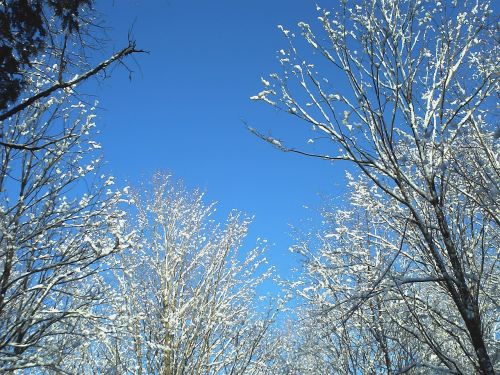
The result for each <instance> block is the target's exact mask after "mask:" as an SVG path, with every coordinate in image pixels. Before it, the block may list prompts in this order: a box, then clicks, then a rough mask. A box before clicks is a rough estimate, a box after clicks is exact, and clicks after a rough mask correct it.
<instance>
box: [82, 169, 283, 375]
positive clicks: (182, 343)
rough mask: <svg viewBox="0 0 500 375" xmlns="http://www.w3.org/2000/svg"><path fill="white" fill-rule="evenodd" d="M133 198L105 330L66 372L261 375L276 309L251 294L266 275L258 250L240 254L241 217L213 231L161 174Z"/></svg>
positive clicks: (207, 211)
mask: <svg viewBox="0 0 500 375" xmlns="http://www.w3.org/2000/svg"><path fill="white" fill-rule="evenodd" d="M132 197H133V198H132V200H133V202H134V203H133V209H132V211H131V213H130V216H129V217H128V218H127V221H128V222H129V224H130V225H131V226H132V227H133V228H134V229H135V231H136V234H137V238H136V240H135V241H136V244H135V246H133V247H132V248H130V249H129V250H126V251H124V252H122V253H120V255H119V256H118V257H115V258H113V259H111V263H110V268H111V269H112V270H113V272H111V273H110V274H109V275H108V276H107V277H106V281H107V284H108V292H107V293H108V306H107V307H106V311H107V312H108V314H109V315H110V316H111V317H112V325H111V326H110V327H108V328H107V332H108V333H107V335H106V338H102V337H98V340H97V341H95V342H93V343H91V344H90V345H89V346H88V348H87V352H86V353H82V354H81V357H80V359H79V360H75V361H73V363H75V364H77V365H78V367H76V368H73V369H72V372H77V373H86V372H88V373H93V372H95V371H96V372H98V373H102V372H103V371H104V372H105V373H119V374H164V375H174V374H175V375H179V374H219V373H228V374H229V373H232V374H244V373H245V374H256V373H263V371H264V370H265V366H266V363H265V361H264V357H265V355H266V353H267V351H266V348H267V343H268V342H269V338H268V334H269V333H268V331H269V327H270V325H271V323H272V322H273V320H274V316H275V313H276V307H275V305H273V304H271V305H270V304H269V302H265V301H263V300H261V299H260V298H261V297H259V295H258V294H257V290H256V288H258V286H259V285H260V284H261V283H262V282H263V281H264V280H266V279H267V278H268V277H269V276H270V272H271V270H270V269H268V268H266V267H265V266H264V263H265V259H264V258H263V256H262V252H263V248H262V246H257V247H256V248H254V249H252V250H250V251H248V252H245V253H242V252H241V248H242V246H243V241H244V238H245V236H246V233H247V229H248V224H249V222H250V221H249V219H248V218H247V217H245V216H244V215H242V214H240V213H237V212H232V213H231V214H230V215H229V217H228V219H227V221H226V222H225V223H224V224H218V223H217V222H216V221H215V220H214V219H213V218H212V215H213V214H214V213H215V207H214V205H213V204H206V203H204V201H203V194H202V193H200V192H199V191H187V190H186V189H185V188H183V187H182V185H181V184H176V183H173V182H172V181H171V178H170V177H168V176H162V175H157V176H156V177H155V179H154V183H153V189H152V191H149V189H148V190H147V191H145V192H143V193H140V194H139V193H137V194H133V195H132ZM261 245H263V244H261Z"/></svg>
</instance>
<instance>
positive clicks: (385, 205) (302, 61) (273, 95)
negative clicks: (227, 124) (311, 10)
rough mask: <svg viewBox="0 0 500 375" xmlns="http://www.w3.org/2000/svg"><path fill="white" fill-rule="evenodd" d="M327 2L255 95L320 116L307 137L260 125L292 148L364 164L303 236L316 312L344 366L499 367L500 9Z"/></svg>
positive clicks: (308, 117)
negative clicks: (317, 27)
mask: <svg viewBox="0 0 500 375" xmlns="http://www.w3.org/2000/svg"><path fill="white" fill-rule="evenodd" d="M318 11H319V21H320V22H319V23H320V24H321V26H322V29H323V32H322V33H321V34H318V33H315V32H314V31H313V29H314V27H312V26H310V25H309V24H307V23H304V22H301V23H299V29H300V31H301V36H302V38H297V37H296V36H295V34H294V33H293V32H291V31H289V30H285V29H284V28H281V29H282V31H283V33H284V35H285V37H286V38H287V40H288V42H289V47H288V48H287V49H286V50H285V49H284V50H281V51H280V59H279V61H280V63H281V65H282V67H283V71H282V73H280V74H271V76H270V78H269V79H262V82H263V84H264V86H265V87H264V90H263V91H262V92H260V93H259V94H258V95H256V96H254V97H252V98H253V99H255V100H261V101H264V102H266V103H268V104H270V105H272V106H273V107H276V108H279V109H282V110H284V111H286V112H288V113H290V114H292V115H293V116H295V117H297V118H299V119H300V120H303V122H304V123H307V124H309V126H311V127H312V130H311V132H312V133H311V135H309V136H308V137H306V139H308V138H309V140H308V142H307V146H303V147H297V146H288V145H287V144H286V143H285V142H283V141H281V140H280V141H278V140H277V139H272V138H269V137H266V136H263V135H262V134H260V133H258V132H257V131H255V130H253V129H252V131H254V132H255V133H256V134H257V135H259V136H260V137H262V138H264V139H265V140H267V141H269V142H271V143H272V144H273V145H274V146H275V147H277V148H279V149H281V150H283V151H286V152H295V153H300V154H304V155H309V156H313V157H319V158H322V159H325V160H346V161H349V162H352V163H353V164H354V165H355V167H357V171H359V172H360V174H361V175H362V176H363V178H362V179H361V180H358V179H353V180H352V181H351V182H350V185H351V191H352V193H353V194H352V196H351V199H350V202H351V206H350V207H347V208H346V209H342V208H338V210H337V212H336V213H335V215H334V217H335V218H334V220H333V223H332V227H331V228H330V229H329V230H327V231H326V232H325V233H323V236H321V241H319V243H317V241H316V246H315V248H313V249H312V248H311V247H310V245H307V244H308V242H307V241H306V242H305V243H304V244H302V245H299V246H298V248H297V249H300V252H302V253H303V254H304V255H305V256H306V258H307V259H308V261H307V262H306V264H307V268H306V269H307V273H306V274H307V277H306V279H307V283H306V284H308V283H309V284H308V285H306V286H305V288H306V289H304V290H302V291H301V292H300V293H301V294H302V295H303V296H304V297H305V298H306V299H307V300H308V301H310V303H311V305H310V307H311V309H310V310H308V311H307V314H312V315H314V316H316V317H318V319H320V321H318V327H320V326H321V325H320V323H321V324H323V323H325V324H326V326H325V328H326V330H327V333H328V334H327V335H326V336H324V337H326V341H324V342H322V344H324V346H323V347H324V348H325V350H327V351H329V352H330V353H331V354H332V355H328V356H330V359H331V361H332V362H335V363H337V364H338V365H339V366H344V365H343V363H344V364H345V366H344V367H340V368H341V369H342V370H341V372H342V373H344V372H345V371H347V370H349V372H351V373H357V372H356V371H362V372H365V371H367V372H369V373H370V372H372V371H373V372H384V373H397V372H398V371H399V372H401V371H406V370H408V371H410V369H411V371H413V372H418V371H422V372H426V373H435V372H437V371H447V372H451V373H456V374H469V373H475V372H478V373H482V374H493V373H494V372H495V369H494V366H495V368H497V367H498V366H499V365H500V363H499V358H498V357H499V355H498V353H499V347H498V343H497V342H495V340H494V332H493V330H494V326H495V323H497V322H498V317H497V314H498V300H499V299H500V295H499V292H498V282H499V267H498V248H499V223H500V221H499V207H500V200H499V181H500V179H499V177H500V163H499V158H498V146H499V129H498V125H497V124H496V122H495V121H496V120H495V111H496V108H497V105H498V102H497V92H498V88H499V84H498V64H499V55H498V51H499V49H498V40H497V35H498V34H497V20H496V15H495V14H494V13H493V9H492V6H491V4H490V2H488V1H484V2H478V1H468V0H465V1H460V2H457V1H434V0H432V1H431V0H428V1H426V0H422V1H410V0H402V1H401V0H398V1H396V0H364V1H362V0H360V1H348V0H346V1H342V2H339V4H338V5H337V7H336V8H335V9H334V10H332V11H331V12H330V11H327V10H322V9H320V8H319V7H318ZM304 51H309V52H312V53H309V54H308V53H307V52H304ZM306 56H307V57H306ZM327 68H330V69H331V74H330V75H329V76H325V75H324V74H322V73H321V72H324V71H325V69H327ZM325 139H326V140H327V141H325ZM330 146H333V150H329V148H331V147H330ZM301 248H302V249H301ZM299 289H300V288H299ZM315 310H316V311H315ZM320 317H321V318H320ZM328 322H330V323H329V324H327V323H328ZM339 348H340V349H341V351H340V352H338V353H337V352H336V350H337V349H339ZM343 356H344V357H345V360H344V359H343V358H344V357H343Z"/></svg>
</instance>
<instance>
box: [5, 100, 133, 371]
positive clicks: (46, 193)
mask: <svg viewBox="0 0 500 375" xmlns="http://www.w3.org/2000/svg"><path fill="white" fill-rule="evenodd" d="M94 117H95V115H94V114H93V108H92V107H88V106H87V105H85V104H83V103H80V102H77V101H75V100H72V99H70V98H69V97H68V95H67V94H65V93H63V94H61V95H58V96H53V97H51V98H49V99H43V100H39V101H37V102H36V103H34V104H33V105H31V106H29V107H27V108H26V109H25V110H23V111H21V112H19V113H18V114H17V115H15V116H13V117H12V118H10V119H9V120H5V121H3V122H2V123H1V124H0V129H1V132H2V134H3V139H4V141H5V142H6V144H8V146H1V148H0V162H1V171H0V172H1V173H0V192H1V193H0V369H1V370H2V371H7V370H12V369H21V368H29V367H36V366H45V367H53V366H57V365H58V363H57V362H58V360H59V359H60V358H61V356H63V354H64V353H65V352H66V351H71V350H72V347H73V346H74V345H76V344H77V342H78V341H79V340H80V338H82V337H85V330H82V324H83V323H84V322H85V324H91V323H92V322H91V321H92V320H93V319H94V318H97V315H98V314H97V312H96V311H95V308H96V307H97V305H98V304H99V303H100V298H101V295H100V291H99V290H98V288H96V287H95V286H93V285H92V283H91V282H90V281H89V280H88V278H89V277H91V276H92V275H94V274H95V273H96V272H98V271H99V268H100V263H101V259H103V258H104V257H106V256H107V255H109V254H111V253H114V252H116V251H118V250H120V249H122V248H123V247H125V246H126V244H127V238H126V237H124V236H123V233H124V231H123V229H124V222H123V213H122V212H120V211H119V210H118V209H117V207H116V206H117V204H118V203H119V200H120V194H119V193H112V192H111V191H110V190H109V185H111V184H112V183H113V181H112V179H109V178H107V177H104V176H102V177H100V176H99V175H98V174H97V168H98V164H99V160H98V158H96V155H95V152H96V149H98V148H99V145H98V144H97V143H96V142H94V141H92V139H91V137H90V134H91V133H92V132H93V130H92V129H93V128H94V126H95V123H94ZM96 314H97V315H96Z"/></svg>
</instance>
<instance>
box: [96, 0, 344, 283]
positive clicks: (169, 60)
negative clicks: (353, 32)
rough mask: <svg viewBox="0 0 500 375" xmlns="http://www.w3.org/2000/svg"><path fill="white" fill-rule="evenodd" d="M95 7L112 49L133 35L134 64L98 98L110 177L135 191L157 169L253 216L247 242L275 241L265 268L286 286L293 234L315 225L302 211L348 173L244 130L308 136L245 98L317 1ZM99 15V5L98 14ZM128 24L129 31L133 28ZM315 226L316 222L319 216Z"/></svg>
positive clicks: (104, 85)
mask: <svg viewBox="0 0 500 375" xmlns="http://www.w3.org/2000/svg"><path fill="white" fill-rule="evenodd" d="M107 3H108V4H107V5H106V6H104V7H103V8H99V11H100V12H102V13H103V14H104V15H105V17H104V19H105V21H106V25H107V26H108V27H110V29H109V31H108V35H109V39H110V47H109V48H110V50H118V49H119V48H120V47H122V46H124V45H126V41H127V35H128V32H129V30H130V29H131V28H132V36H133V38H134V39H135V40H136V41H137V45H138V47H139V48H142V49H144V50H147V51H149V54H144V55H139V56H137V57H136V58H135V62H134V61H129V62H128V66H129V67H130V68H131V69H133V70H134V73H133V74H132V80H130V81H129V79H128V72H127V71H126V70H125V69H123V68H117V69H115V70H114V71H113V73H112V78H111V79H107V80H104V81H103V82H101V83H100V85H99V87H98V88H97V90H96V95H97V97H98V98H99V101H100V105H101V107H102V108H103V109H102V110H101V111H100V112H99V119H100V121H99V124H100V127H99V128H100V132H101V134H100V136H99V140H100V141H101V143H102V146H103V153H104V157H105V160H106V163H107V164H106V168H107V169H108V170H109V171H110V172H111V173H113V174H114V176H115V177H116V179H117V181H118V182H119V185H122V186H124V185H132V186H134V185H137V184H138V183H139V182H140V181H145V180H148V179H149V178H150V177H151V175H152V174H153V173H154V172H156V171H164V172H169V173H172V174H173V176H174V177H175V178H176V179H181V180H183V181H184V182H185V184H186V185H187V186H188V187H189V188H191V189H192V188H196V187H199V188H201V189H203V190H206V191H207V200H208V201H217V202H219V203H218V209H219V211H220V212H221V215H223V216H225V215H227V213H228V212H229V211H230V210H231V209H238V210H241V211H244V212H246V213H247V214H249V215H252V216H255V220H254V224H253V225H252V227H251V233H250V241H251V242H253V239H254V238H255V237H263V238H266V239H268V241H269V243H270V244H271V246H270V249H269V253H268V258H269V259H270V262H271V263H272V264H274V265H275V266H276V267H277V268H278V271H279V273H280V274H282V275H284V276H286V274H287V273H288V270H289V269H290V267H292V266H293V264H294V262H295V260H294V259H293V257H292V256H291V255H290V253H289V251H288V248H289V246H290V245H291V243H292V242H293V241H292V239H291V238H290V232H291V231H290V226H289V225H290V224H293V225H298V226H300V225H301V224H300V223H301V221H302V220H304V219H310V218H311V217H313V218H314V214H313V212H311V211H310V210H306V209H304V207H303V206H304V205H306V206H312V207H319V206H320V205H321V198H320V196H324V195H332V196H338V195H339V194H341V192H342V186H343V185H344V177H343V176H344V170H345V167H346V165H342V164H338V165H332V164H331V163H329V162H326V161H322V160H317V159H308V158H305V157H301V156H298V155H292V154H285V153H283V152H281V151H279V150H276V149H274V148H273V147H271V146H270V145H269V144H266V143H265V142H263V141H262V140H260V139H258V138H257V137H255V136H253V135H252V134H251V133H250V132H249V131H248V130H246V128H245V123H248V124H249V125H250V126H252V127H255V128H257V129H259V130H261V131H263V132H264V133H269V134H272V135H273V136H276V137H278V138H284V139H287V137H290V138H294V139H299V142H303V143H304V144H305V143H306V141H307V134H306V128H305V127H303V126H302V128H301V127H300V126H299V125H300V124H297V122H293V121H292V119H291V118H290V117H289V116H287V115H286V114H284V113H279V112H277V111H276V110H274V109H272V108H270V107H268V106H266V105H265V104H263V103H260V102H259V103H256V102H253V101H251V100H250V99H249V97H250V96H252V95H255V94H256V93H258V92H259V91H260V90H261V89H262V84H261V82H260V77H261V76H263V77H265V76H267V75H268V74H269V73H271V72H273V71H276V70H277V69H278V63H277V60H276V55H277V51H278V50H280V49H281V48H283V47H286V45H287V44H286V40H285V39H284V38H283V36H282V34H281V33H280V31H279V30H278V28H277V25H278V24H281V25H284V26H285V27H287V28H290V29H292V30H293V29H294V28H296V25H297V23H298V21H300V20H306V21H308V22H311V23H314V20H315V19H316V17H317V14H316V11H315V3H314V2H312V1H308V0H305V1H283V0H277V1H274V0H273V1H262V0H257V1H229V0H223V1H222V0H217V1H210V2H208V1H202V0H197V1H195V0H183V1H181V0H170V1H166V0H155V1H151V0H148V1H146V0H142V1H139V0H135V1H132V0H122V1H116V2H114V4H112V2H107ZM101 5H104V4H101ZM132 25H133V26H132ZM316 219H317V217H316Z"/></svg>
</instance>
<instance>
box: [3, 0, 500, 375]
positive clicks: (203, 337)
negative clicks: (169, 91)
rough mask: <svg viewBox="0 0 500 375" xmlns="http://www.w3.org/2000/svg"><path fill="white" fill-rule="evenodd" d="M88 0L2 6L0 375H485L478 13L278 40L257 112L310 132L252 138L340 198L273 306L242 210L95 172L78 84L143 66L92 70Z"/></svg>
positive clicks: (488, 41)
mask: <svg viewBox="0 0 500 375" xmlns="http://www.w3.org/2000/svg"><path fill="white" fill-rule="evenodd" d="M91 5H92V2H91V1H87V0H84V1H47V2H43V1H17V0H16V1H14V0H12V1H4V2H1V4H0V36H1V37H2V41H1V42H0V51H2V54H1V59H3V60H0V79H1V80H2V83H1V85H2V86H1V87H0V96H1V98H2V99H1V100H0V111H1V112H0V372H5V373H9V374H25V373H37V374H43V373H47V374H60V373H64V374H101V373H102V374H162V375H181V374H289V375H295V374H297V375H298V374H325V373H329V374H330V373H331V374H352V375H357V374H390V375H392V374H438V373H446V374H474V373H480V374H494V373H495V372H498V371H499V370H500V344H499V334H500V332H499V328H500V321H499V317H498V311H499V308H500V306H499V302H498V301H499V300H500V294H499V290H500V289H499V286H500V267H499V253H498V249H499V248H500V231H499V224H500V199H499V198H500V160H499V156H498V151H499V142H500V141H499V138H500V131H499V128H498V124H497V123H496V122H495V121H496V116H497V115H498V113H497V111H498V109H497V108H498V98H497V95H498V89H499V81H498V67H499V61H500V59H499V48H498V47H499V46H498V31H497V25H498V20H497V18H496V15H495V14H494V12H493V9H492V5H491V4H490V3H489V2H487V1H483V2H478V1H471V0H464V1H461V2H458V1H442V2H441V1H434V0H418V1H414V0H344V1H341V2H338V3H336V4H335V6H334V9H333V10H327V9H322V8H320V7H318V8H317V11H318V15H319V17H318V20H319V22H318V25H316V26H314V25H309V24H308V23H305V22H300V23H299V24H298V32H297V34H300V35H296V34H295V33H294V32H293V31H290V30H287V29H285V28H284V27H282V26H280V29H281V31H282V32H283V34H284V37H285V40H286V42H287V47H286V48H284V49H282V50H280V51H279V64H280V68H281V72H280V73H273V74H271V75H270V76H269V77H266V78H265V79H264V78H262V79H261V81H262V84H263V85H264V88H263V90H262V91H261V92H260V93H258V94H257V95H255V96H253V97H252V99H253V100H257V101H263V102H265V103H266V104H268V105H270V106H272V107H274V108H277V109H279V110H281V111H284V112H286V113H288V114H290V115H292V116H293V117H294V118H296V119H299V120H300V122H301V123H303V124H306V125H307V127H308V128H307V129H305V130H304V132H303V134H304V140H305V142H303V144H299V145H290V144H289V142H287V137H286V135H285V136H283V137H282V139H280V140H278V139H275V138H272V137H268V136H265V135H263V134H262V133H260V132H259V131H258V130H256V129H250V130H251V131H252V132H253V133H254V134H256V135H257V136H259V137H260V138H262V139H264V140H265V141H268V142H269V143H270V144H272V145H273V146H274V147H276V148H278V149H279V150H281V151H284V152H294V153H298V154H301V155H306V156H311V157H315V158H320V159H323V160H325V161H328V162H332V161H338V160H342V161H347V162H349V163H350V167H349V170H348V172H346V182H347V194H346V196H345V199H344V200H343V202H342V203H339V202H338V201H333V202H332V203H331V205H327V206H325V207H324V208H323V209H322V211H321V215H322V225H321V227H320V228H313V229H311V228H306V229H305V230H303V229H302V230H301V231H298V233H299V234H298V235H297V236H296V239H295V245H294V246H293V247H292V251H293V252H294V253H295V254H296V256H297V257H298V258H300V259H301V260H303V267H302V269H301V271H302V272H301V273H300V274H298V276H297V278H296V279H293V280H280V282H281V285H282V287H283V288H284V293H283V294H284V295H285V296H286V298H281V297H279V296H275V297H269V296H267V295H263V293H262V290H266V289H268V290H270V288H268V287H267V286H266V285H268V283H271V282H272V281H273V278H274V277H275V275H274V270H273V268H272V267H269V266H268V265H267V262H266V259H265V247H266V246H265V242H264V241H260V240H258V241H257V243H256V245H249V240H248V238H247V233H248V227H249V225H250V222H251V220H250V218H248V217H247V216H246V215H244V214H242V213H240V212H237V211H232V212H230V213H229V214H228V216H227V218H226V219H224V218H222V219H220V215H219V214H218V213H216V207H215V204H210V203H207V202H206V201H205V198H204V195H203V194H202V193H201V192H200V191H199V190H189V189H186V188H185V187H183V186H182V184H180V183H176V182H175V181H174V180H173V178H172V177H170V176H168V175H162V174H157V175H156V176H155V177H154V179H153V182H152V183H151V184H149V185H146V186H141V187H137V188H129V187H125V188H124V187H122V188H118V187H116V185H115V181H114V179H113V178H112V177H111V176H107V175H106V174H104V173H102V172H101V171H100V165H101V157H100V155H99V152H100V151H99V150H100V147H101V146H100V145H99V143H97V142H96V140H95V137H94V135H95V127H96V123H95V122H96V103H87V102H85V101H84V100H83V99H82V97H79V96H78V95H76V92H77V88H78V86H79V85H80V84H81V83H83V82H85V81H86V80H88V79H89V78H91V77H96V76H99V75H100V74H103V73H105V72H106V71H107V70H108V69H109V67H111V66H112V65H114V64H117V63H123V62H124V60H125V59H126V58H127V57H129V56H131V55H133V54H136V53H139V52H142V51H141V50H139V49H137V48H136V46H135V43H134V42H133V41H129V44H128V45H127V46H125V48H123V49H121V50H119V51H118V52H116V53H112V54H110V55H109V57H108V58H107V59H104V60H103V61H102V62H101V63H96V64H93V65H91V64H89V61H90V59H86V58H85V54H82V51H83V50H85V45H84V44H85V43H86V41H89V40H92V37H93V34H92V32H91V31H90V30H91V28H90V27H91V25H92V17H91V16H87V14H88V13H86V12H88V11H90V10H91V7H90V6H91ZM48 14H50V15H51V16H50V17H48V16H47V15H48ZM83 14H85V17H83V16H82V15H83ZM31 16H33V17H31ZM24 17H27V18H26V19H25V18H24ZM30 17H31V18H30ZM61 30H62V33H61ZM316 30H318V31H316ZM85 33H86V34H85ZM84 35H86V37H83V36H84ZM28 42H30V43H31V44H30V45H31V46H32V49H26V47H25V45H26V44H27V43H28ZM49 42H50V48H47V51H46V53H43V54H42V53H41V49H42V48H43V47H46V46H47V45H48V44H47V43H49ZM274 287H275V286H273V288H274Z"/></svg>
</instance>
